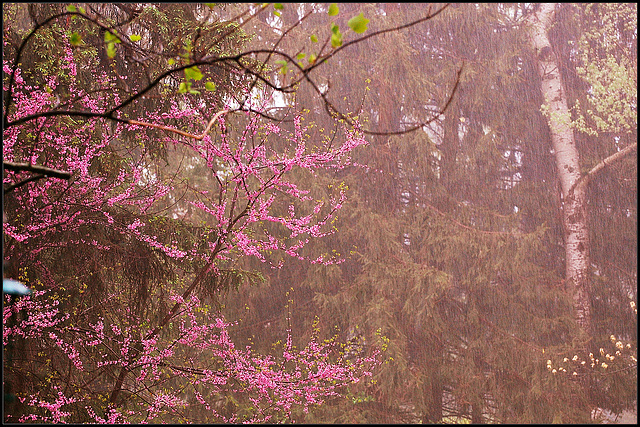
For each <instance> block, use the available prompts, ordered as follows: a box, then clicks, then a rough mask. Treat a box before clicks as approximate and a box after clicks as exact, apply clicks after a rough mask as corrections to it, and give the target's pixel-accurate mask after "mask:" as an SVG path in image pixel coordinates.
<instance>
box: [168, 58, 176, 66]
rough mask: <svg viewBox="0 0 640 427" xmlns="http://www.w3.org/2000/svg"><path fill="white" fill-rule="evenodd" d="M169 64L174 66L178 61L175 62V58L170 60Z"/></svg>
mask: <svg viewBox="0 0 640 427" xmlns="http://www.w3.org/2000/svg"><path fill="white" fill-rule="evenodd" d="M167 63H168V64H169V65H173V64H175V63H176V60H175V59H173V58H169V60H168V61H167Z"/></svg>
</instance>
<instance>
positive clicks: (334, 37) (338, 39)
mask: <svg viewBox="0 0 640 427" xmlns="http://www.w3.org/2000/svg"><path fill="white" fill-rule="evenodd" d="M331 33H332V34H331V46H333V47H334V48H335V47H339V46H342V33H341V32H340V27H338V26H337V25H336V24H335V23H331Z"/></svg>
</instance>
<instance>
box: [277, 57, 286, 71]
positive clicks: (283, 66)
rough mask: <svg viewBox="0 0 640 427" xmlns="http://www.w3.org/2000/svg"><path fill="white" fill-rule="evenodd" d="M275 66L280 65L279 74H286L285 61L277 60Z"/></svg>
mask: <svg viewBox="0 0 640 427" xmlns="http://www.w3.org/2000/svg"><path fill="white" fill-rule="evenodd" d="M276 64H278V65H280V74H287V61H285V60H284V59H279V60H277V61H276Z"/></svg>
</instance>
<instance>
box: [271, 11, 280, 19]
mask: <svg viewBox="0 0 640 427" xmlns="http://www.w3.org/2000/svg"><path fill="white" fill-rule="evenodd" d="M273 14H274V15H276V16H277V17H278V18H280V16H281V14H280V12H278V11H277V10H274V11H273Z"/></svg>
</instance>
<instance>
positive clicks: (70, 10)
mask: <svg viewBox="0 0 640 427" xmlns="http://www.w3.org/2000/svg"><path fill="white" fill-rule="evenodd" d="M77 11H78V8H77V7H75V6H74V5H72V4H70V5H69V6H67V12H77Z"/></svg>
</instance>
